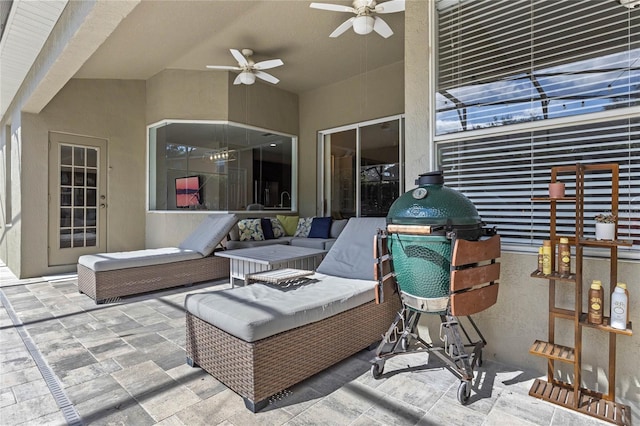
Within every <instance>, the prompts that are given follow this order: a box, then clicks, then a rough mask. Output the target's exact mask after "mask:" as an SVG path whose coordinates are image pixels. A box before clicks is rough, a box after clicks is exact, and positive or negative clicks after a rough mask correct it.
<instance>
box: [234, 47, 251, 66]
mask: <svg viewBox="0 0 640 426" xmlns="http://www.w3.org/2000/svg"><path fill="white" fill-rule="evenodd" d="M229 50H230V51H231V54H232V55H233V57H234V58H236V61H238V65H240V66H241V67H246V66H248V65H249V61H247V58H245V57H244V55H243V54H242V53H240V51H239V50H237V49H229Z"/></svg>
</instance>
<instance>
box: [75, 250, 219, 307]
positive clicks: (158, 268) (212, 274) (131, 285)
mask: <svg viewBox="0 0 640 426" xmlns="http://www.w3.org/2000/svg"><path fill="white" fill-rule="evenodd" d="M228 276H229V259H225V258H223V257H217V256H213V255H211V256H207V257H203V258H201V259H193V260H184V261H181V262H171V263H163V264H160V265H151V266H140V267H136V268H124V269H115V270H112V271H98V272H96V271H94V270H92V269H89V268H87V267H86V266H83V265H80V264H78V291H79V292H80V293H84V294H86V295H87V296H89V297H91V298H92V299H93V300H95V301H96V303H97V304H101V303H104V302H105V301H108V300H110V299H114V298H117V297H121V296H131V295H134V294H141V293H147V292H150V291H156V290H163V289H167V288H171V287H179V286H182V285H186V284H193V283H198V282H202V281H209V280H216V279H221V278H226V277H228Z"/></svg>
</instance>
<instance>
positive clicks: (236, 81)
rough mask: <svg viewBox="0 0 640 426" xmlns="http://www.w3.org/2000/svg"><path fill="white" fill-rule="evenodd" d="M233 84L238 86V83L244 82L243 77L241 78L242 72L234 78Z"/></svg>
mask: <svg viewBox="0 0 640 426" xmlns="http://www.w3.org/2000/svg"><path fill="white" fill-rule="evenodd" d="M233 84H235V85H236V86H237V85H238V84H242V79H241V78H240V74H238V75H237V76H236V79H235V80H233Z"/></svg>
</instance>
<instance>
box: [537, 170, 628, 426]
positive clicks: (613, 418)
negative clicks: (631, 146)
mask: <svg viewBox="0 0 640 426" xmlns="http://www.w3.org/2000/svg"><path fill="white" fill-rule="evenodd" d="M603 176H610V179H611V206H610V210H611V212H612V213H613V214H614V215H616V216H617V214H618V178H619V171H618V164H615V163H612V164H594V165H582V164H576V165H572V166H559V167H554V168H552V169H551V182H552V183H553V182H565V183H567V182H568V183H571V181H573V182H575V195H572V194H571V195H569V196H565V197H561V198H549V197H536V198H533V201H536V202H545V203H549V221H550V224H549V225H550V226H549V228H550V235H549V240H550V241H551V248H552V251H551V270H552V271H553V272H552V273H551V274H548V275H545V274H543V272H542V271H539V270H536V271H534V272H533V273H532V274H531V276H532V277H534V278H540V279H543V280H546V281H547V282H548V287H549V312H548V316H549V331H548V336H547V340H536V341H535V342H534V343H533V345H532V346H531V348H530V349H529V352H530V353H531V354H533V355H537V356H541V357H544V358H546V359H547V380H546V381H545V380H543V379H537V380H536V381H535V382H534V383H533V385H532V387H531V389H530V390H529V395H531V396H533V397H536V398H541V399H543V400H546V401H548V402H551V403H553V404H557V405H561V406H563V407H565V408H569V409H572V410H576V411H579V412H581V413H584V414H587V415H589V416H593V417H596V418H598V419H600V420H605V421H608V422H611V423H615V424H619V425H630V424H631V412H630V408H629V407H628V406H626V405H624V404H621V403H617V402H616V401H615V388H616V339H617V337H618V336H619V335H623V336H624V335H626V336H630V335H632V328H631V323H628V324H627V329H626V330H618V329H615V328H612V327H610V326H609V317H607V316H603V323H602V325H592V324H590V323H588V322H587V312H583V301H584V300H585V299H584V298H583V295H584V297H586V295H587V292H586V291H585V292H583V289H585V288H586V289H588V287H589V284H590V283H585V282H583V277H582V270H583V251H584V248H585V247H600V248H603V249H606V250H608V252H609V258H610V267H609V285H610V293H609V295H608V297H607V296H606V295H605V302H604V306H605V309H604V312H603V314H606V313H607V309H606V307H607V306H610V302H611V293H612V292H613V289H614V288H615V285H616V283H617V281H618V265H617V263H618V247H620V246H630V245H631V243H630V242H625V241H622V240H618V239H617V223H616V234H615V235H616V239H614V240H612V241H608V240H607V241H604V240H596V239H594V238H586V237H585V233H584V231H585V210H584V208H585V206H584V200H585V178H587V179H588V178H590V177H594V178H598V179H603ZM567 186H568V187H569V185H567ZM572 186H573V185H571V187H572ZM570 192H573V191H570ZM560 203H570V204H571V205H572V207H573V206H575V209H574V210H575V226H574V229H573V230H574V232H575V234H574V235H566V230H567V226H566V224H564V225H563V226H562V227H561V226H559V223H558V222H559V217H558V206H559V205H560ZM561 237H567V238H568V239H569V244H570V245H571V246H573V249H574V250H573V251H574V253H575V254H574V259H573V260H574V261H573V262H572V268H574V270H573V271H571V274H569V275H568V276H561V275H560V274H559V273H558V272H556V271H557V268H556V266H557V259H556V254H557V246H558V243H559V241H560V238H561ZM605 280H606V277H604V276H603V277H602V281H603V284H605V283H606V281H605ZM558 283H563V285H562V286H561V287H560V286H559V289H561V290H564V289H566V287H567V286H569V287H571V286H572V287H573V288H574V297H575V301H574V308H573V309H567V308H566V307H565V308H562V307H559V306H558V303H557V300H556V297H557V293H556V284H558ZM605 288H606V286H605ZM565 306H566V304H565ZM562 323H564V324H562ZM557 326H559V327H562V326H564V327H569V328H573V330H572V334H573V340H574V341H573V346H566V345H559V344H556V330H557ZM585 327H589V328H594V329H597V330H598V332H603V333H607V334H608V338H609V346H608V366H607V367H608V370H607V374H608V392H607V393H606V394H604V393H602V392H596V391H595V390H591V389H586V388H583V387H581V381H582V380H581V373H582V353H583V351H587V350H592V351H601V350H602V348H587V347H583V345H582V332H583V329H584V328H585ZM569 331H570V332H571V330H569ZM556 362H561V363H566V364H568V365H571V366H572V367H573V378H572V380H570V383H569V382H565V381H563V380H561V379H560V378H558V376H559V375H558V374H556V364H555V363H556Z"/></svg>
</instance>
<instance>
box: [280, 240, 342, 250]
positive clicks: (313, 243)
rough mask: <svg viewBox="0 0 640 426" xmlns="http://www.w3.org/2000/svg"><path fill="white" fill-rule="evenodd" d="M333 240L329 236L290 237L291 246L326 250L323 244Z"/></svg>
mask: <svg viewBox="0 0 640 426" xmlns="http://www.w3.org/2000/svg"><path fill="white" fill-rule="evenodd" d="M329 241H333V239H331V238H302V237H293V238H292V239H291V242H290V243H289V244H291V245H292V246H297V247H308V248H314V249H319V250H326V249H325V245H326V244H327V243H328V242H329Z"/></svg>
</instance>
